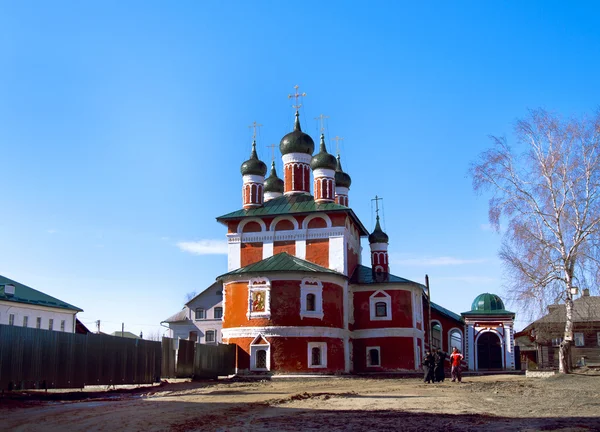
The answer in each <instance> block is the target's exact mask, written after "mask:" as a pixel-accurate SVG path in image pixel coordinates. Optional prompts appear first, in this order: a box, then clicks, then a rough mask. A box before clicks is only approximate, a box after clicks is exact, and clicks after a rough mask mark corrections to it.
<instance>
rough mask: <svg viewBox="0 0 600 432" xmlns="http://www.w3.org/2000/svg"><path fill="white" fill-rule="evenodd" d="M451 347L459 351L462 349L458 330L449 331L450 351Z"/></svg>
mask: <svg viewBox="0 0 600 432" xmlns="http://www.w3.org/2000/svg"><path fill="white" fill-rule="evenodd" d="M452 348H457V349H458V350H459V351H460V352H462V351H463V343H462V333H461V332H460V330H456V329H455V330H452V331H451V332H450V347H449V349H450V351H452Z"/></svg>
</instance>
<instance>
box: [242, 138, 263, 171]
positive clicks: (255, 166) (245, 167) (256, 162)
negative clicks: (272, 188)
mask: <svg viewBox="0 0 600 432" xmlns="http://www.w3.org/2000/svg"><path fill="white" fill-rule="evenodd" d="M240 172H241V173H242V175H247V174H252V175H259V176H263V177H264V176H265V174H266V173H267V166H266V165H265V163H264V162H263V161H261V160H260V159H259V158H258V155H257V154H256V141H252V153H250V159H248V160H247V161H246V162H244V163H243V164H242V166H241V167H240Z"/></svg>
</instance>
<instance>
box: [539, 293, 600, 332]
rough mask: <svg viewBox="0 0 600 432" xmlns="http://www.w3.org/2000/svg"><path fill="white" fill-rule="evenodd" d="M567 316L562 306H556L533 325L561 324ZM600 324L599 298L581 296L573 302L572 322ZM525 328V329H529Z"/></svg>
mask: <svg viewBox="0 0 600 432" xmlns="http://www.w3.org/2000/svg"><path fill="white" fill-rule="evenodd" d="M566 320H567V314H566V308H565V305H564V304H561V305H556V308H555V309H554V310H552V311H551V312H550V313H548V314H547V315H545V316H543V317H542V318H540V319H539V320H537V321H534V322H533V323H531V324H530V325H529V326H532V325H534V324H561V323H564V322H566ZM593 321H599V322H600V297H598V296H582V297H579V298H578V299H575V300H574V301H573V322H576V323H577V322H593ZM529 326H527V327H529Z"/></svg>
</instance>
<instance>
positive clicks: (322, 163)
mask: <svg viewBox="0 0 600 432" xmlns="http://www.w3.org/2000/svg"><path fill="white" fill-rule="evenodd" d="M310 167H311V168H312V169H313V170H316V169H319V168H325V169H330V170H334V169H336V167H337V161H336V160H335V156H334V155H332V154H329V153H327V147H325V135H323V134H321V145H320V147H319V153H317V154H316V155H314V156H313V157H312V159H311V161H310Z"/></svg>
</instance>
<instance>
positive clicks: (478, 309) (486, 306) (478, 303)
mask: <svg viewBox="0 0 600 432" xmlns="http://www.w3.org/2000/svg"><path fill="white" fill-rule="evenodd" d="M514 314H515V313H514V312H511V311H507V310H506V309H504V302H502V299H501V298H500V297H498V296H497V295H496V294H490V293H483V294H479V295H478V296H477V297H475V300H473V304H472V305H471V310H470V311H468V312H463V313H462V315H463V316H468V315H514Z"/></svg>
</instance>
